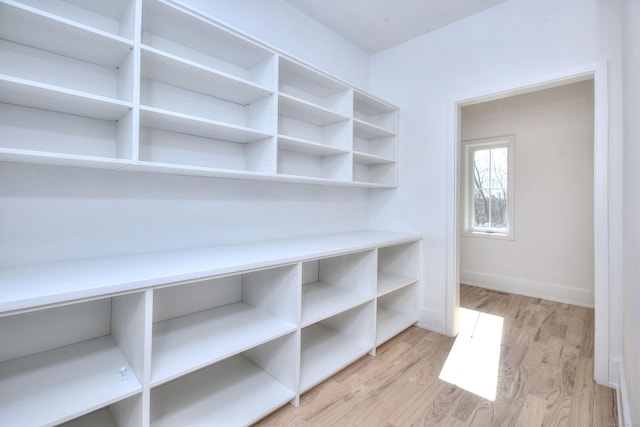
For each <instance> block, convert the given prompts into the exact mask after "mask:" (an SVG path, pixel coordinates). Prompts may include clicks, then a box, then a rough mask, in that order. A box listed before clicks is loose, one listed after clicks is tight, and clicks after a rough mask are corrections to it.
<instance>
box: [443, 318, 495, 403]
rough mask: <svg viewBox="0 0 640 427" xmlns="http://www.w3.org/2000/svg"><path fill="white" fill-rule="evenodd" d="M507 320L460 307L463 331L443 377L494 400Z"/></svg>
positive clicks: (450, 355) (461, 330) (447, 362)
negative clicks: (504, 325)
mask: <svg viewBox="0 0 640 427" xmlns="http://www.w3.org/2000/svg"><path fill="white" fill-rule="evenodd" d="M503 321H504V319H503V318H502V317H500V316H495V315H492V314H488V313H482V312H479V311H475V310H470V309H467V308H463V307H460V312H459V325H460V332H459V334H458V337H457V338H456V341H455V342H454V344H453V347H452V348H451V351H450V352H449V357H448V358H447V360H446V362H445V364H444V366H443V368H442V371H441V372H440V379H441V380H443V381H446V382H448V383H450V384H455V385H457V386H458V387H460V388H463V389H465V390H467V391H469V392H471V393H473V394H475V395H478V396H480V397H483V398H485V399H488V400H491V401H493V400H495V398H496V389H497V386H498V368H499V366H500V346H501V344H502V326H503Z"/></svg>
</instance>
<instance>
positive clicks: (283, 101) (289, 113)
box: [278, 93, 349, 126]
mask: <svg viewBox="0 0 640 427" xmlns="http://www.w3.org/2000/svg"><path fill="white" fill-rule="evenodd" d="M278 114H279V115H281V116H285V117H288V118H291V119H294V120H298V121H301V122H305V123H310V124H313V125H316V126H326V125H328V124H331V123H335V122H340V121H346V120H347V119H348V118H349V117H348V116H346V115H343V114H340V113H336V112H335V111H332V110H328V109H326V108H323V107H320V106H318V105H314V104H311V103H309V102H307V101H304V100H302V99H299V98H295V97H292V96H290V95H286V94H282V93H281V94H280V95H279V96H278Z"/></svg>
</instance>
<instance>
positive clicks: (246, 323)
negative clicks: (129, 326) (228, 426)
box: [151, 303, 295, 386]
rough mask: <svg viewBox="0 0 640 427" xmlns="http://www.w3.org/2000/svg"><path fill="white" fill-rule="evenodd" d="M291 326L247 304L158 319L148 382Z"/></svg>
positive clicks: (205, 362)
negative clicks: (160, 320)
mask: <svg viewBox="0 0 640 427" xmlns="http://www.w3.org/2000/svg"><path fill="white" fill-rule="evenodd" d="M294 329H295V325H294V324H292V323H289V322H286V321H284V320H281V319H278V318H276V317H274V316H269V315H267V314H265V313H264V312H262V311H260V310H258V309H256V308H254V307H251V306H250V305H249V304H246V303H236V304H229V305H226V306H223V307H220V308H215V309H211V310H207V311H202V312H198V313H194V314H191V315H189V316H182V317H178V318H175V319H171V320H165V321H163V322H159V323H157V324H155V325H154V332H153V354H154V356H153V363H152V368H151V369H152V376H151V384H152V385H154V386H155V385H158V384H161V383H163V382H166V381H169V380H171V379H173V378H175V377H177V376H179V375H182V374H184V373H187V372H191V371H194V370H197V369H200V368H202V367H203V366H206V365H209V364H211V363H214V362H216V361H218V360H221V359H223V358H225V357H227V356H229V355H232V354H236V353H238V352H241V351H243V350H246V349H247V348H249V347H252V346H254V345H255V344H262V343H263V342H266V341H268V340H271V339H273V338H277V337H279V336H282V335H284V334H287V333H290V332H291V331H293V330H294Z"/></svg>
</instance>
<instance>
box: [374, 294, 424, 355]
mask: <svg viewBox="0 0 640 427" xmlns="http://www.w3.org/2000/svg"><path fill="white" fill-rule="evenodd" d="M417 321H418V304H417V285H416V284H415V283H413V284H411V285H409V286H405V287H402V288H400V289H397V290H395V291H393V292H390V293H387V294H385V295H384V296H382V297H379V298H378V302H377V313H376V346H378V345H380V344H382V343H383V342H385V341H387V340H388V339H389V338H391V337H393V336H395V335H397V334H399V333H400V332H402V331H403V330H405V329H407V328H408V327H409V326H411V325H413V324H415V323H416V322H417Z"/></svg>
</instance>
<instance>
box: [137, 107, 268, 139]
mask: <svg viewBox="0 0 640 427" xmlns="http://www.w3.org/2000/svg"><path fill="white" fill-rule="evenodd" d="M140 124H141V126H143V127H149V128H154V129H161V130H166V131H170V132H176V133H182V134H186V135H193V136H201V137H203V138H213V139H218V140H222V141H229V142H236V143H248V142H252V141H257V140H260V139H264V138H266V137H268V136H269V135H268V134H266V133H263V132H259V131H256V130H253V129H251V128H247V127H243V126H235V125H231V124H228V123H223V122H218V121H214V120H208V119H204V118H201V117H195V116H191V115H188V114H181V113H176V112H172V111H167V110H163V109H161V108H154V107H148V106H141V107H140Z"/></svg>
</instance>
